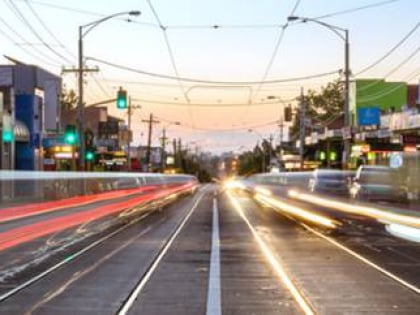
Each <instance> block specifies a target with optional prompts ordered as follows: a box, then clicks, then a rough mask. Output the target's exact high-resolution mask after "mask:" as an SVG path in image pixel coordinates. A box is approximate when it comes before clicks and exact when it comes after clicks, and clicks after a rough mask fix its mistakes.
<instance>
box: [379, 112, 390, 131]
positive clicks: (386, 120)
mask: <svg viewBox="0 0 420 315" xmlns="http://www.w3.org/2000/svg"><path fill="white" fill-rule="evenodd" d="M390 125H391V115H383V116H381V128H389V127H390Z"/></svg>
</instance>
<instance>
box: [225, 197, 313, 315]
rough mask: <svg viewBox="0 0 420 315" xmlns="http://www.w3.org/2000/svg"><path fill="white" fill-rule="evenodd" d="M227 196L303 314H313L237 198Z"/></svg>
mask: <svg viewBox="0 0 420 315" xmlns="http://www.w3.org/2000/svg"><path fill="white" fill-rule="evenodd" d="M227 196H228V197H229V199H230V201H231V203H232V205H233V207H234V208H235V209H236V211H237V212H238V214H239V216H240V217H241V218H242V219H243V220H244V221H245V223H246V225H247V226H248V228H249V229H250V230H251V233H252V235H253V236H254V238H255V240H256V242H257V244H258V246H259V247H260V250H261V252H262V253H263V254H264V256H265V258H266V259H267V261H268V262H269V263H270V265H271V267H272V268H273V270H274V271H275V272H276V273H277V276H278V277H279V278H280V280H281V281H282V283H283V284H284V286H285V287H286V288H287V289H288V290H289V291H290V293H291V294H292V296H293V298H294V299H295V300H296V302H297V303H298V305H299V306H300V308H301V309H302V311H303V312H304V314H306V315H314V314H315V312H314V310H313V308H312V307H311V305H310V304H309V302H308V301H307V299H306V298H305V296H304V295H303V294H302V292H301V291H299V289H298V287H297V286H296V285H295V284H294V282H293V280H292V279H291V278H290V277H289V276H288V274H287V273H286V271H285V270H284V268H283V266H282V265H281V263H280V262H279V261H278V259H277V258H276V257H275V255H274V254H273V253H272V251H271V249H270V248H269V247H268V245H267V244H266V243H265V242H264V240H263V239H262V237H261V236H260V235H259V234H258V232H257V230H255V228H254V227H253V226H252V224H251V222H250V221H249V220H248V218H247V217H246V215H245V213H244V211H243V209H242V206H241V205H240V203H239V202H238V200H237V199H235V198H234V197H233V196H232V194H231V193H230V192H227Z"/></svg>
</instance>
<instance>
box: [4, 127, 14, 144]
mask: <svg viewBox="0 0 420 315" xmlns="http://www.w3.org/2000/svg"><path fill="white" fill-rule="evenodd" d="M2 139H3V142H4V143H10V142H12V141H13V131H12V130H3V135H2Z"/></svg>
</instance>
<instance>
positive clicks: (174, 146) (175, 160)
mask: <svg viewBox="0 0 420 315" xmlns="http://www.w3.org/2000/svg"><path fill="white" fill-rule="evenodd" d="M172 146H173V149H174V164H175V168H177V167H178V153H177V148H176V139H175V138H173V139H172Z"/></svg>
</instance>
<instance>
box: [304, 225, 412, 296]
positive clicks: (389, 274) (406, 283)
mask: <svg viewBox="0 0 420 315" xmlns="http://www.w3.org/2000/svg"><path fill="white" fill-rule="evenodd" d="M300 224H301V225H302V226H303V227H304V228H305V229H307V230H308V231H310V232H312V233H313V234H315V235H317V236H318V237H320V238H322V239H324V240H326V241H328V242H329V243H331V244H333V245H335V246H337V247H338V248H340V249H342V250H344V251H345V252H347V253H348V254H350V255H352V256H353V257H355V258H357V259H359V260H361V261H362V262H364V263H365V264H367V265H369V266H370V267H372V268H374V269H376V270H377V271H379V272H380V273H382V274H384V275H386V276H387V277H389V278H391V279H392V280H394V281H396V282H398V283H399V284H401V285H403V286H404V287H406V288H408V289H410V290H411V291H414V292H415V293H417V294H420V288H418V287H416V286H415V285H413V284H411V283H409V282H407V281H405V280H404V279H402V278H400V277H398V276H396V275H395V274H393V273H391V272H389V271H388V270H386V269H384V268H382V267H380V266H379V265H377V264H375V263H374V262H372V261H370V260H369V259H367V258H365V257H363V256H362V255H360V254H358V253H356V252H355V251H353V250H351V249H350V248H348V247H346V246H344V245H342V244H340V243H339V242H337V241H336V240H334V239H332V238H330V237H328V236H326V235H324V234H322V233H320V232H318V231H316V230H314V229H313V228H311V227H310V226H308V225H306V224H304V223H300Z"/></svg>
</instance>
